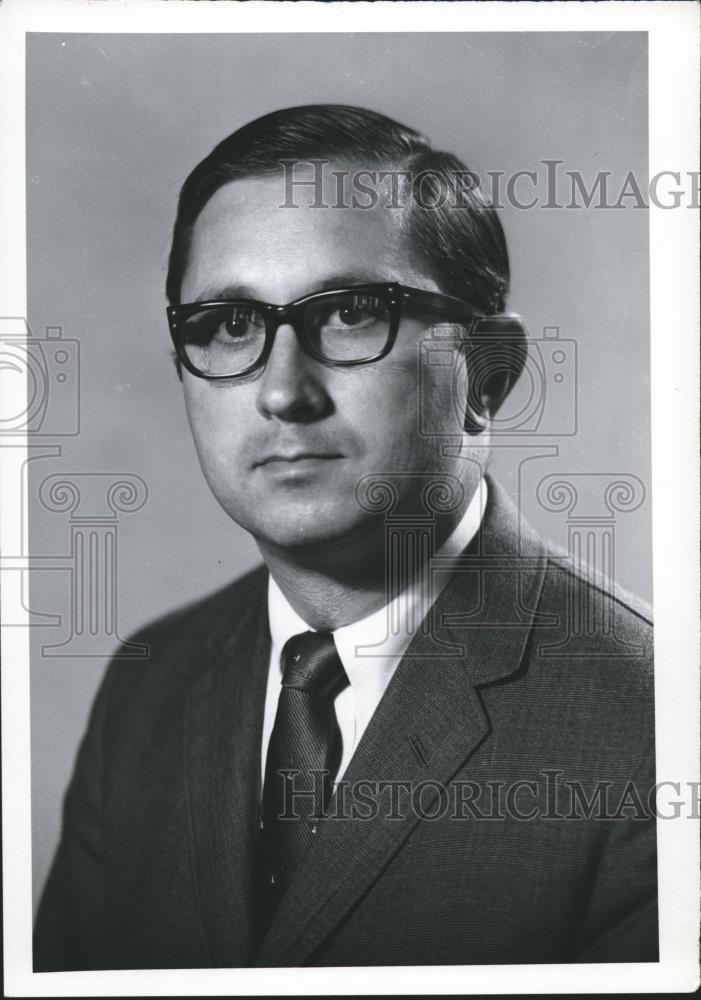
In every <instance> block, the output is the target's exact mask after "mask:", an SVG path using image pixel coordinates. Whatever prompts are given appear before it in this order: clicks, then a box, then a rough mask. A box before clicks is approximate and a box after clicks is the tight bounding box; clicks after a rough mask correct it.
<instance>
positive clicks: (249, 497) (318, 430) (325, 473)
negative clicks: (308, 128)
mask: <svg viewBox="0 0 701 1000" xmlns="http://www.w3.org/2000/svg"><path fill="white" fill-rule="evenodd" d="M282 200H283V197H282V185H281V183H280V180H279V178H277V177H259V178H248V179H244V180H238V181H234V182H231V183H229V184H226V185H225V186H224V187H222V188H220V189H219V190H218V191H217V192H216V193H215V194H214V195H213V197H212V198H211V199H210V201H209V202H208V203H207V204H206V205H205V207H204V209H203V210H202V212H201V214H200V216H199V218H198V220H197V222H196V224H195V227H194V231H193V234H192V241H191V249H190V255H189V259H188V265H187V268H186V271H185V274H184V278H183V283H182V289H181V301H182V302H194V301H197V300H200V301H204V300H207V299H221V298H231V297H234V296H237V297H244V298H256V299H259V300H263V301H267V302H271V303H276V304H282V303H287V302H291V301H293V300H295V299H298V298H301V297H302V296H304V295H309V294H311V293H313V292H317V291H320V290H322V289H324V288H333V287H341V286H345V285H353V284H361V283H367V282H385V281H395V282H401V283H403V284H406V285H413V286H415V287H418V288H422V289H426V290H429V291H437V290H438V288H437V285H436V284H435V282H434V281H433V280H431V279H430V278H429V277H427V276H426V274H425V273H424V271H423V269H422V268H421V266H420V265H413V266H412V265H411V264H410V263H409V258H410V254H409V253H408V250H407V248H406V245H405V242H404V237H403V236H402V233H401V220H400V218H399V213H398V212H397V211H392V210H389V209H387V208H384V207H382V206H378V207H377V208H376V209H373V210H364V209H351V208H343V209H337V210H334V209H330V208H329V209H319V208H317V209H314V208H311V207H305V206H304V204H302V205H301V207H299V208H281V207H279V206H280V203H281V202H282ZM417 267H418V269H416V268H417ZM427 335H429V326H428V324H427V322H426V320H425V319H424V320H423V321H422V320H418V319H416V318H406V319H403V320H402V323H401V325H400V328H399V332H398V335H397V339H396V341H395V344H394V347H393V348H392V350H391V352H390V353H389V355H388V356H387V357H385V358H383V359H382V360H380V361H377V362H374V363H372V364H368V365H361V366H358V367H356V368H331V367H328V366H325V365H323V364H322V363H320V362H318V361H316V360H314V359H313V358H311V357H309V356H308V355H306V354H305V353H304V351H303V350H302V348H301V347H300V344H299V342H298V340H297V337H296V335H295V332H294V330H293V329H292V327H291V326H281V327H280V328H279V329H278V331H277V334H276V336H275V342H274V345H273V348H272V353H271V354H270V357H269V359H268V362H267V364H266V366H265V368H264V369H263V370H261V371H259V372H257V373H256V374H255V375H253V376H249V377H247V378H244V379H241V380H239V381H236V380H232V381H223V382H219V383H216V382H208V381H206V380H204V379H199V378H196V377H194V376H193V375H191V374H190V373H188V372H187V371H184V372H183V384H184V391H185V401H186V406H187V413H188V418H189V421H190V426H191V428H192V433H193V436H194V440H195V444H196V447H197V452H198V455H199V459H200V463H201V465H202V469H203V471H204V474H205V477H206V478H207V481H208V483H209V486H210V487H211V489H212V491H213V493H214V495H215V496H216V498H217V499H218V501H219V503H220V504H221V506H222V507H223V508H224V510H225V511H226V512H227V513H228V514H229V516H230V517H231V518H233V520H234V521H236V522H237V523H238V524H240V525H241V526H242V527H244V528H245V529H246V530H247V531H249V532H251V533H252V534H253V535H254V537H255V538H256V539H257V540H258V541H259V543H261V544H262V545H263V546H264V547H265V546H269V547H272V548H274V549H279V550H286V551H290V550H297V551H300V550H305V549H314V548H315V547H316V546H319V545H321V546H323V547H325V548H331V549H332V550H333V546H334V543H336V544H341V543H344V542H348V541H351V542H352V543H353V545H357V546H358V549H357V551H358V553H360V552H361V551H362V549H363V543H366V545H367V543H368V540H369V539H371V538H372V537H376V533H377V530H378V517H377V515H373V514H369V513H367V512H366V511H363V510H362V509H361V507H360V506H359V505H358V502H357V500H356V495H355V488H356V484H357V483H358V482H359V480H360V479H362V478H363V477H364V476H368V475H370V474H375V475H378V476H379V477H380V478H382V477H383V475H384V477H385V478H389V479H390V480H391V481H392V483H393V484H394V485H395V486H396V487H397V489H398V491H399V502H400V505H401V508H402V509H403V510H404V511H405V512H411V511H416V512H419V511H421V512H423V508H422V507H421V502H420V497H421V487H422V485H423V484H421V483H419V484H418V485H417V482H418V481H417V479H416V477H415V476H414V477H413V478H412V476H411V475H406V474H407V473H408V474H411V473H414V474H416V473H421V474H426V473H429V474H430V473H440V472H448V473H451V474H453V475H455V476H457V477H458V478H459V479H460V480H461V481H462V482H463V483H465V485H466V495H467V497H468V499H469V496H470V495H471V493H472V490H473V488H474V486H475V485H476V482H477V480H478V477H479V473H478V472H477V470H476V467H475V465H474V463H473V462H471V461H469V460H468V459H469V457H470V456H469V455H467V454H463V456H462V457H451V458H446V457H444V456H442V455H441V453H440V445H441V441H440V438H436V437H435V436H433V435H426V434H425V433H421V431H420V421H419V406H420V405H422V407H423V421H422V422H423V426H424V429H425V428H426V427H427V426H430V428H431V429H432V430H433V429H435V431H436V433H440V432H441V431H442V432H443V433H445V434H452V435H455V433H456V416H455V409H454V405H453V391H454V389H453V369H452V368H451V367H450V366H445V365H443V366H428V365H426V364H425V362H423V364H424V370H423V376H424V386H423V393H422V402H421V404H420V397H419V385H420V365H421V364H422V361H421V349H420V344H421V341H422V338H424V337H426V336H427ZM456 359H457V353H456ZM471 457H474V456H471ZM397 473H401V474H404V475H401V476H397V475H396V474H397ZM459 513H460V511H459V512H458V514H459Z"/></svg>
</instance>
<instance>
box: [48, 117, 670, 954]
mask: <svg viewBox="0 0 701 1000" xmlns="http://www.w3.org/2000/svg"><path fill="white" fill-rule="evenodd" d="M470 176H471V175H470V174H469V171H467V169H466V168H465V166H464V164H462V163H461V161H459V160H458V159H456V158H455V157H452V156H450V155H449V154H445V153H441V152H437V151H434V150H432V149H431V147H430V146H429V144H428V142H427V141H426V140H425V139H424V138H423V137H422V136H420V135H418V134H417V133H416V132H414V131H412V130H411V129H409V128H406V127H404V126H401V125H399V124H397V123H396V122H393V121H391V120H389V119H387V118H385V117H383V116H382V115H379V114H376V113H374V112H370V111H366V110H363V109H359V108H350V107H343V106H310V107H302V108H292V109H286V110H283V111H279V112H276V113H274V114H271V115H268V116H266V117H264V118H261V119H259V120H257V121H254V122H252V123H250V124H248V125H246V126H245V127H243V128H242V129H240V130H239V131H238V132H236V133H234V134H233V135H232V136H230V137H229V138H227V139H225V140H224V141H223V142H222V143H221V144H220V145H219V146H218V147H217V148H216V149H215V150H214V151H213V152H212V153H211V154H210V155H209V156H208V157H207V158H206V159H205V160H204V161H203V162H202V163H201V164H199V166H198V167H196V168H195V170H194V171H193V173H192V174H191V175H190V177H189V178H188V180H187V181H186V183H185V185H184V187H183V190H182V192H181V196H180V202H179V207H178V216H177V220H176V224H175V230H174V238H173V247H172V252H171V258H170V267H169V274H168V284H167V293H168V298H169V301H170V303H171V308H170V309H169V323H170V330H171V335H172V338H173V343H174V345H175V350H176V362H177V366H178V371H179V374H180V377H181V379H182V384H183V390H184V396H185V405H186V407H187V413H188V417H189V422H190V426H191V428H192V433H193V437H194V441H195V445H196V447H197V452H198V455H199V459H200V463H201V466H202V470H203V472H204V475H205V477H206V479H207V481H208V483H209V485H210V487H211V489H212V491H213V493H214V495H215V496H216V498H217V499H218V501H219V503H220V504H221V505H222V507H223V508H224V510H225V511H226V512H227V513H228V514H229V515H230V517H231V518H232V519H233V520H235V521H236V522H237V523H238V524H240V525H242V526H243V527H244V528H245V529H246V530H247V531H249V532H250V533H251V534H252V535H253V537H254V538H255V540H256V542H257V544H258V547H259V549H260V552H261V555H262V556H263V560H264V563H265V566H264V567H261V568H260V569H257V570H255V571H253V572H252V573H249V574H248V575H247V576H245V577H243V579H241V580H238V581H237V582H234V583H233V584H231V585H230V586H228V587H227V588H225V589H224V590H223V591H221V592H219V593H217V594H214V595H213V596H210V597H207V598H206V599H204V600H202V601H200V602H199V603H197V604H195V605H193V606H191V607H189V608H186V609H185V610H181V611H178V612H175V613H174V614H172V615H169V616H168V617H166V618H164V619H162V620H161V621H159V622H156V623H155V624H153V625H151V626H149V627H147V628H146V629H145V630H144V631H143V632H142V633H141V634H140V635H139V641H140V642H145V643H147V644H148V645H149V647H150V650H151V655H150V659H149V661H148V663H147V664H146V665H144V664H136V663H127V662H126V661H124V660H122V661H120V659H119V658H116V659H115V660H114V661H113V663H112V664H111V665H110V668H109V670H108V672H107V675H106V677H105V680H104V682H103V684H102V687H101V689H100V691H99V693H98V696H97V698H96V701H95V704H94V707H93V710H92V714H91V718H90V723H89V727H88V730H87V733H86V735H85V737H84V740H83V743H82V745H81V748H80V751H79V755H78V760H77V763H76V768H75V773H74V776H73V779H72V782H71V785H70V788H69V791H68V793H67V797H66V803H65V814H64V826H63V833H62V838H61V843H60V846H59V849H58V852H57V855H56V858H55V860H54V864H53V867H52V870H51V873H50V876H49V879H48V883H47V886H46V889H45V892H44V895H43V899H42V903H41V906H40V910H39V914H38V918H37V925H36V933H35V968H36V969H37V970H39V971H41V970H56V969H93V968H97V969H100V968H102V969H104V968H110V969H114V968H145V967H151V968H160V967H164V968H167V967H204V966H216V967H229V966H241V965H260V966H266V965H272V966H285V965H289V966H293V965H303V964H311V965H338V966H348V965H366V964H367V965H373V964H388V965H391V964H412V965H414V964H493V963H513V962H608V961H614V962H618V961H656V960H657V910H656V872H655V826H654V819H653V817H652V814H651V812H650V810H649V809H648V808H645V806H646V804H647V802H648V800H649V793H650V789H651V788H652V785H653V783H654V749H653V740H652V737H653V716H652V677H651V651H652V648H651V629H650V623H649V617H648V614H647V612H646V610H645V608H644V607H643V606H642V605H641V604H640V603H639V602H637V601H636V600H635V599H634V598H629V597H628V596H627V595H623V594H622V593H621V592H619V591H617V590H614V589H613V587H612V586H609V585H607V584H605V583H604V582H602V581H600V580H598V579H594V578H590V577H588V576H587V577H584V576H582V575H581V574H579V573H578V572H576V571H575V570H574V569H573V567H572V566H570V565H569V564H568V562H567V560H566V559H564V558H563V556H562V554H560V553H557V552H555V551H554V550H553V549H552V548H550V547H548V546H546V544H545V543H544V542H543V541H542V540H541V539H540V538H538V537H537V536H536V535H535V534H534V533H533V531H532V530H531V529H530V528H529V527H528V526H527V525H526V524H524V523H523V522H521V521H520V520H519V518H518V516H517V514H516V512H515V510H514V508H513V507H512V506H511V504H510V502H509V501H508V500H507V498H506V497H505V495H504V493H503V492H502V490H501V488H500V487H499V486H498V484H497V483H496V482H494V480H493V479H491V478H490V477H489V476H488V475H486V474H485V468H486V464H487V459H488V455H489V442H490V427H491V423H492V420H493V417H494V415H495V414H496V412H497V410H498V409H499V407H500V405H501V404H502V402H503V400H504V398H505V397H506V395H507V394H508V392H509V390H510V388H511V385H512V384H513V382H514V380H515V378H516V377H517V375H518V373H519V371H520V369H521V367H522V365H523V363H524V351H523V342H522V339H521V335H520V330H519V326H518V324H517V323H515V322H514V321H508V320H504V319H501V320H500V319H494V318H493V317H495V316H499V315H500V314H503V312H504V306H505V296H506V292H507V288H508V278H509V275H508V260H507V252H506V244H505V240H504V236H503V232H502V229H501V226H500V223H499V221H498V219H497V216H496V213H495V212H494V210H493V209H492V208H491V207H490V206H489V205H488V203H487V202H486V200H485V199H484V197H483V195H482V193H481V192H480V190H479V188H478V186H476V185H475V184H474V183H469V178H470ZM361 179H362V182H363V186H362V188H361V186H360V183H359V182H360V180H361ZM361 195H362V196H361ZM495 343H496V344H497V345H498V349H497V350H495V349H494V345H495ZM436 345H438V346H439V347H440V349H441V351H442V356H443V360H444V363H442V364H438V365H435V364H431V363H429V356H428V353H427V348H430V347H431V346H434V347H435V346H436ZM485 352H486V353H485ZM456 400H458V401H462V403H461V406H462V410H461V415H460V425H459V426H457V428H456V423H455V402H456ZM193 528H196V525H193ZM582 608H584V609H586V613H587V614H588V615H589V616H590V617H589V621H590V623H593V628H591V629H589V630H579V629H576V628H575V627H574V622H573V614H574V613H575V611H576V610H577V609H582Z"/></svg>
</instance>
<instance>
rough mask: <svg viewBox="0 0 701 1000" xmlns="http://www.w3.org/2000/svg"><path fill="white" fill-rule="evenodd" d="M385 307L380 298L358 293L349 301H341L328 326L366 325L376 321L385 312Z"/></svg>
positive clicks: (328, 320)
mask: <svg viewBox="0 0 701 1000" xmlns="http://www.w3.org/2000/svg"><path fill="white" fill-rule="evenodd" d="M384 311H385V307H384V305H383V304H382V302H381V301H380V300H379V299H376V298H374V297H372V296H369V295H357V296H354V297H353V299H351V300H349V301H348V302H343V303H339V305H338V306H337V308H336V309H335V310H334V311H333V312H332V313H331V314H330V315H329V317H328V319H327V321H326V325H327V326H331V327H334V326H336V327H337V326H347V327H353V326H366V325H368V324H370V323H375V322H376V321H377V320H378V319H379V318H380V317H381V315H382V314H383V313H384Z"/></svg>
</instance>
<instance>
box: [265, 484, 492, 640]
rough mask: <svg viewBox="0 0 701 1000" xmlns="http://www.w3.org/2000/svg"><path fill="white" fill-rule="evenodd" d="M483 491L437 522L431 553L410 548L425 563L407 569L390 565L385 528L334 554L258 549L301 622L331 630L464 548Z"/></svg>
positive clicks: (376, 606)
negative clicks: (439, 556) (445, 553)
mask: <svg viewBox="0 0 701 1000" xmlns="http://www.w3.org/2000/svg"><path fill="white" fill-rule="evenodd" d="M485 491H486V486H485V485H484V481H483V483H482V485H481V486H479V487H478V488H477V491H476V493H475V495H474V497H473V498H472V500H471V502H470V504H468V505H467V507H465V508H463V509H462V510H461V511H457V512H454V513H453V515H452V516H448V515H444V516H442V517H437V518H436V520H435V522H433V527H434V531H433V547H432V549H431V550H428V549H425V548H424V546H422V545H416V546H414V547H413V551H414V553H415V554H418V553H420V552H421V553H422V554H423V558H424V564H422V563H421V562H420V561H418V559H416V560H415V561H412V562H411V565H410V566H408V565H407V566H399V565H397V566H394V567H388V566H387V556H386V553H387V548H388V547H387V540H386V536H385V533H384V528H383V533H382V534H381V535H380V537H379V538H371V539H366V541H365V544H364V545H363V544H362V543H361V542H360V540H358V539H357V538H356V539H352V540H349V541H348V542H347V543H346V544H345V545H336V546H334V547H333V549H332V550H331V549H330V548H329V547H328V546H324V548H323V550H322V551H320V552H319V553H317V554H315V553H309V552H308V551H307V552H304V553H301V554H291V553H289V552H287V551H280V550H278V549H272V548H270V547H269V546H266V545H264V544H263V543H261V542H259V543H258V547H259V549H260V552H261V555H262V556H263V559H264V560H265V562H266V565H267V567H268V569H269V571H270V574H271V576H272V577H273V579H274V580H275V582H276V583H277V585H278V587H279V588H280V590H281V591H282V593H283V594H284V596H285V598H286V599H287V601H288V603H289V604H290V606H291V607H292V608H293V609H294V611H296V612H297V614H298V615H299V616H300V618H302V619H303V620H304V621H305V622H307V624H308V625H309V626H310V627H311V628H314V629H316V630H317V631H328V632H332V631H334V630H335V629H337V628H341V627H342V626H344V625H349V624H351V623H352V622H356V621H359V620H360V619H362V618H364V617H366V616H367V615H370V614H372V613H373V612H374V611H377V610H378V609H379V608H382V607H384V606H385V605H387V604H389V602H390V601H391V600H392V599H393V598H394V597H396V596H397V594H398V593H400V592H401V591H402V590H404V589H405V588H406V587H407V586H408V585H409V584H410V583H411V582H412V579H413V578H416V577H418V575H419V574H420V573H421V570H422V568H424V565H425V562H426V561H427V560H429V559H430V558H431V557H432V556H433V555H435V553H437V552H438V550H439V549H442V548H443V547H444V546H446V545H447V546H448V547H450V548H451V549H455V548H456V545H457V547H458V548H459V549H462V548H464V547H465V546H466V545H467V544H468V542H469V540H470V539H471V538H472V536H473V535H474V534H475V532H476V531H477V529H478V527H479V524H480V522H481V520H482V514H483V511H484V504H485V499H486V492H485ZM407 530H409V531H410V530H411V529H410V528H408V529H407ZM402 547H403V546H402ZM453 554H455V553H453ZM400 558H401V557H400ZM390 570H391V571H390Z"/></svg>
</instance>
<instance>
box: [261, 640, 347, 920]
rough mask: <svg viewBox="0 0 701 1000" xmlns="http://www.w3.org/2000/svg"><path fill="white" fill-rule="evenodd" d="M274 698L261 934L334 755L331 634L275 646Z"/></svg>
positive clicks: (336, 662)
mask: <svg viewBox="0 0 701 1000" xmlns="http://www.w3.org/2000/svg"><path fill="white" fill-rule="evenodd" d="M281 660H282V668H283V678H282V688H281V691H280V697H279V700H278V706H277V713H276V715H275V724H274V726H273V731H272V735H271V737H270V744H269V746H268V756H267V761H266V767H265V782H264V785H263V809H262V818H261V823H260V826H261V830H260V845H259V848H260V850H259V866H258V886H257V893H256V895H257V898H256V901H255V902H256V910H257V911H258V920H257V924H258V937H259V938H260V937H262V935H263V934H264V932H265V929H266V928H267V926H268V924H269V923H270V920H271V919H272V915H273V913H274V912H275V910H276V909H277V906H278V905H279V903H280V900H281V899H282V897H283V895H284V894H285V892H286V890H287V887H288V886H289V884H290V882H291V881H292V878H293V876H294V873H295V871H296V869H297V867H298V865H299V863H300V862H301V861H302V859H303V858H304V856H305V855H306V853H307V851H308V850H309V848H310V847H311V845H312V843H313V841H314V837H315V835H316V833H317V830H318V824H319V822H320V821H321V817H322V815H323V812H324V810H325V808H326V806H327V805H328V801H329V799H330V797H331V793H332V791H333V778H334V776H335V774H336V772H337V770H338V766H339V764H340V760H341V749H342V748H341V734H340V731H339V729H338V724H337V722H336V714H335V711H334V704H333V703H334V698H335V697H336V695H337V694H338V693H339V691H341V690H342V689H343V688H344V687H345V686H346V685H347V684H348V678H347V676H346V673H345V671H344V669H343V664H342V663H341V660H340V658H339V656H338V653H337V651H336V646H335V645H334V641H333V636H332V635H331V634H330V633H322V632H304V633H303V634H301V635H295V636H293V637H292V638H291V639H289V640H288V642H286V643H285V647H284V649H283V651H282V656H281Z"/></svg>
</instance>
